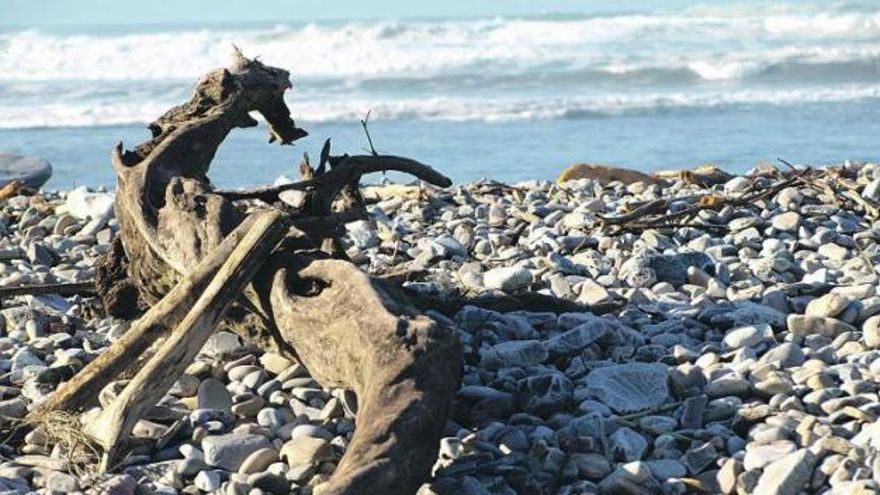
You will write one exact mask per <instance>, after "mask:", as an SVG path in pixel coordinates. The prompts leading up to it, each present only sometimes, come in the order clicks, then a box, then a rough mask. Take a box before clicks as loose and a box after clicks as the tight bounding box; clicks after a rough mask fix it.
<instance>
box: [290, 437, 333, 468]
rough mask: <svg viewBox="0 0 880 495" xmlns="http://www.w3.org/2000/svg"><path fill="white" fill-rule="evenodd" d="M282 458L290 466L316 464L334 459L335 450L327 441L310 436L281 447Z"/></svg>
mask: <svg viewBox="0 0 880 495" xmlns="http://www.w3.org/2000/svg"><path fill="white" fill-rule="evenodd" d="M280 457H281V459H283V460H285V461H286V462H287V463H288V464H289V465H295V464H315V463H318V462H322V461H332V460H333V458H334V456H333V448H332V447H331V446H330V443H329V442H327V440H324V439H323V438H314V437H309V436H299V437H297V438H293V439H291V440H289V441H288V442H287V443H285V444H284V445H283V446H282V447H281V453H280Z"/></svg>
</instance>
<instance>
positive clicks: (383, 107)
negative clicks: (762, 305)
mask: <svg viewBox="0 0 880 495" xmlns="http://www.w3.org/2000/svg"><path fill="white" fill-rule="evenodd" d="M867 98H880V85H866V86H843V87H837V88H801V89H797V90H791V89H779V90H739V91H716V92H707V93H692V92H668V93H651V94H603V95H595V96H581V97H569V98H563V97H560V98H534V97H527V96H523V97H509V98H495V99H486V98H465V97H456V98H453V97H434V98H411V99H393V100H388V99H356V98H355V99H352V98H342V97H338V98H333V99H322V100H321V101H303V100H299V99H295V101H291V102H290V103H291V104H292V107H293V108H294V117H295V118H296V119H298V120H299V121H305V122H357V120H358V119H360V118H362V117H363V115H364V112H365V111H366V110H371V119H373V120H399V119H419V120H429V121H430V120H434V121H484V122H499V121H515V120H540V119H555V118H579V117H585V116H586V117H588V116H613V115H621V114H627V113H640V112H652V111H657V110H668V109H682V108H699V107H722V106H729V105H744V104H762V105H796V104H805V103H827V102H845V101H855V100H862V99H867ZM167 108H168V105H167V104H162V103H154V102H151V103H130V102H120V103H114V104H105V105H91V104H87V103H66V104H59V103H45V104H43V105H38V106H37V107H32V106H22V105H8V104H0V129H12V128H35V127H87V126H98V125H120V124H144V123H147V122H150V121H152V120H153V119H155V118H156V117H157V116H159V115H160V114H161V113H162V112H163V111H164V110H165V109H167Z"/></svg>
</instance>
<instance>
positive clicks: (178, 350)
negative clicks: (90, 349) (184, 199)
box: [86, 211, 285, 470]
mask: <svg viewBox="0 0 880 495" xmlns="http://www.w3.org/2000/svg"><path fill="white" fill-rule="evenodd" d="M255 215H256V219H255V220H254V221H253V222H252V223H253V226H252V227H251V228H250V229H249V230H248V231H247V232H246V233H245V234H244V236H243V237H242V239H241V241H240V242H239V243H238V244H237V246H236V247H235V249H234V250H233V251H232V252H231V253H229V256H228V257H226V258H225V259H224V262H223V266H221V267H220V269H219V270H218V271H217V272H216V274H215V275H214V277H213V279H212V280H211V283H210V284H208V286H207V287H206V288H205V290H204V292H201V295H200V296H199V298H198V300H197V301H196V302H195V304H194V305H193V306H192V309H190V311H189V313H187V315H186V317H185V318H184V319H183V321H181V322H180V324H179V325H178V326H177V328H175V329H174V331H173V332H172V333H171V335H169V336H168V337H167V338H166V339H165V340H164V342H162V344H161V346H160V347H159V348H158V350H157V351H156V353H155V354H153V356H152V357H151V358H150V359H149V360H148V361H147V362H146V364H145V365H144V367H143V368H142V369H141V370H140V371H138V373H137V374H136V375H135V376H134V378H132V380H131V381H130V382H129V383H128V384H127V385H126V386H125V388H124V389H123V390H122V392H121V393H120V394H119V395H118V396H117V397H116V398H115V399H114V400H113V403H112V404H111V405H110V406H108V407H107V408H106V409H104V410H103V411H102V412H101V414H100V415H99V416H98V418H97V419H96V420H95V421H92V422H90V423H89V424H88V425H87V426H86V433H87V434H89V436H91V437H92V438H93V439H94V440H96V441H97V442H98V443H99V444H100V445H101V446H103V447H104V449H105V454H104V458H103V460H102V465H101V468H102V470H106V469H107V468H108V467H110V466H114V465H115V464H116V461H117V458H118V456H119V453H120V451H121V449H122V448H123V447H124V446H125V444H126V442H127V440H128V436H129V434H130V433H131V430H132V428H133V427H134V424H135V423H136V422H137V421H138V420H139V419H140V418H141V417H142V416H143V414H144V413H145V412H146V411H147V409H149V408H150V407H152V406H154V405H155V404H156V403H157V402H159V399H161V398H162V396H163V395H164V394H165V393H166V392H167V391H168V390H169V389H170V388H171V386H172V385H174V382H175V381H177V379H178V378H180V375H182V374H183V372H184V370H186V367H187V366H189V364H190V363H191V362H192V360H193V359H195V357H196V355H197V354H198V353H199V351H200V350H201V349H202V346H203V345H205V342H207V340H208V337H210V336H211V334H212V333H213V332H214V328H215V327H216V326H217V323H219V321H220V319H221V318H222V317H223V315H224V314H225V313H226V310H227V309H228V308H229V306H230V304H232V302H233V301H234V300H235V299H236V298H237V297H238V295H239V294H240V293H241V291H242V289H244V286H245V285H246V284H248V283H249V282H250V280H251V278H252V277H253V276H254V274H255V273H256V272H257V270H258V269H259V268H260V266H262V263H263V262H265V260H266V259H267V258H268V256H269V254H270V253H271V252H272V250H273V249H274V248H275V246H276V245H277V244H278V242H279V241H280V240H281V237H282V236H283V235H284V233H285V227H284V223H283V222H282V221H281V218H280V214H279V213H278V212H276V211H266V212H262V213H256V214H255ZM211 258H216V255H212V256H211ZM211 258H209V259H211Z"/></svg>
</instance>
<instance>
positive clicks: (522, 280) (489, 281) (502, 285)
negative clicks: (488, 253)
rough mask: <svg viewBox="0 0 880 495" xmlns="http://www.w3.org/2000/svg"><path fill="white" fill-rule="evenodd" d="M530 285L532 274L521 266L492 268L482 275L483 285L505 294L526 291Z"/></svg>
mask: <svg viewBox="0 0 880 495" xmlns="http://www.w3.org/2000/svg"><path fill="white" fill-rule="evenodd" d="M531 283H532V273H531V272H530V271H529V270H528V269H526V268H524V267H521V266H514V267H504V268H493V269H491V270H489V271H487V272H485V273H484V274H483V285H485V286H486V287H487V288H490V289H498V290H501V291H504V292H507V293H510V294H512V293H515V292H518V291H521V290H523V289H526V288H527V287H528V286H529V285H531Z"/></svg>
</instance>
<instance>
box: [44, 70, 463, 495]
mask: <svg viewBox="0 0 880 495" xmlns="http://www.w3.org/2000/svg"><path fill="white" fill-rule="evenodd" d="M288 88H290V82H289V74H288V73H287V72H286V71H284V70H282V69H277V68H274V67H269V66H267V65H264V64H262V63H260V62H258V61H254V60H248V59H246V58H244V57H243V56H242V55H241V54H240V53H237V54H236V59H235V63H234V64H233V66H232V67H231V68H230V69H218V70H215V71H212V72H210V73H208V74H207V75H206V76H204V77H203V78H202V79H201V80H200V81H199V83H198V84H197V86H196V90H195V94H194V96H193V97H192V99H191V100H190V101H189V102H187V103H185V104H183V105H180V106H178V107H175V108H172V109H171V110H169V111H168V112H166V113H165V114H164V115H163V116H161V117H160V118H159V119H158V120H157V121H156V122H154V123H153V124H151V125H150V130H151V132H152V134H153V138H152V139H151V140H150V141H148V142H146V143H144V144H142V145H140V146H138V147H136V148H135V149H134V150H132V151H125V150H124V149H123V147H122V145H121V144H119V145H118V146H117V147H116V148H115V149H114V150H113V152H112V155H111V162H112V165H113V167H114V170H115V171H116V174H117V178H118V188H117V195H116V204H115V211H116V217H117V220H118V222H119V226H120V233H119V244H118V245H117V248H116V249H111V250H110V251H109V253H108V255H107V257H106V259H105V260H103V262H102V267H101V269H100V270H99V271H98V276H99V285H101V288H102V290H101V291H99V292H101V293H104V294H111V296H110V297H105V298H104V301H103V302H104V304H105V305H106V306H107V309H108V310H110V311H111V312H113V313H114V314H126V313H136V312H137V311H138V310H139V309H140V308H144V307H149V308H150V309H149V310H148V311H147V312H146V314H144V315H143V316H142V317H141V318H140V319H139V320H138V321H137V322H136V323H134V324H133V325H132V328H131V329H130V330H129V332H128V333H127V334H125V335H124V336H123V337H122V338H121V339H120V340H119V341H118V342H117V343H116V344H114V345H113V346H111V348H110V349H109V350H108V351H106V352H105V353H104V354H103V355H102V356H101V357H99V358H98V359H97V360H95V362H94V363H92V364H91V365H89V366H87V367H86V368H85V369H84V370H83V371H82V372H81V373H80V374H79V375H77V376H75V377H74V378H73V379H72V380H71V381H70V382H68V383H67V384H65V385H63V386H62V387H60V388H59V390H58V391H57V392H56V394H55V395H54V396H53V397H51V398H50V399H49V401H47V402H46V403H45V405H44V406H43V407H42V408H40V409H39V410H38V411H36V412H35V413H34V414H33V415H32V416H33V419H38V418H39V415H40V414H46V413H48V412H52V411H57V410H65V411H69V412H78V411H81V410H83V409H84V408H85V407H87V406H88V405H90V402H91V399H93V398H94V396H95V395H97V391H98V390H99V389H100V387H101V386H103V385H104V384H105V383H107V382H109V381H110V380H112V379H117V378H118V377H121V376H123V375H129V374H131V373H133V372H135V371H136V370H137V368H140V367H143V369H142V370H141V371H140V373H139V374H137V375H135V378H134V381H133V382H132V383H131V384H129V387H130V389H126V391H124V392H123V394H122V395H121V396H120V397H118V398H117V400H116V401H115V402H114V403H113V404H112V405H111V406H110V407H109V408H108V409H107V410H105V411H104V412H103V413H102V418H103V419H108V420H110V421H109V422H108V423H107V424H106V425H101V426H98V425H94V426H91V427H90V428H89V430H88V432H89V433H91V434H92V436H93V437H95V438H97V439H98V440H99V441H100V443H101V444H102V446H103V447H104V448H105V449H107V452H108V453H110V454H111V457H116V454H118V453H119V451H120V449H121V448H123V447H124V440H125V438H126V437H127V434H128V430H129V429H130V426H131V424H132V421H134V420H136V419H137V416H138V415H139V413H140V411H143V410H144V409H145V408H146V407H149V406H150V405H152V404H153V403H155V401H156V400H157V397H158V396H160V395H161V394H162V393H164V392H165V391H166V390H167V388H168V387H169V386H170V385H171V384H172V383H173V379H174V378H176V376H177V374H178V373H179V370H180V365H181V363H185V362H187V361H188V360H190V359H192V357H193V353H194V352H196V351H198V348H199V347H201V345H200V344H201V343H203V341H204V339H205V338H207V335H208V333H209V332H210V331H211V329H213V327H214V326H215V324H217V322H218V320H219V318H220V317H221V316H222V315H223V314H224V310H225V308H226V307H227V306H229V305H230V304H232V298H233V297H234V296H237V300H236V301H235V303H234V304H232V306H231V307H230V308H229V311H228V312H227V317H226V319H225V320H224V322H223V324H224V325H227V326H228V327H229V328H231V329H232V330H234V331H236V332H238V333H239V334H241V335H242V336H243V337H246V338H249V339H250V340H251V341H253V342H254V343H256V344H257V345H261V346H263V347H264V348H266V349H271V350H275V351H277V352H281V353H283V354H286V355H288V356H291V357H297V356H298V358H299V359H300V360H301V361H302V363H303V364H304V365H305V366H306V368H307V369H308V370H309V371H310V373H311V374H312V375H313V376H314V377H315V379H317V380H318V381H319V382H320V383H321V384H322V385H324V386H335V387H345V388H349V389H352V390H353V391H354V392H355V393H356V394H357V402H358V417H357V428H356V430H355V433H354V435H353V437H352V439H351V442H350V445H349V447H348V449H347V451H346V454H345V455H344V456H343V458H342V459H341V460H340V462H339V464H338V467H337V468H336V470H335V472H334V473H333V475H332V476H331V477H330V479H329V480H328V481H327V482H326V483H325V484H323V485H321V486H319V487H316V492H319V493H334V494H335V493H414V492H415V491H416V490H417V488H418V487H419V486H420V484H421V483H422V482H424V480H425V479H426V478H427V477H428V476H429V474H430V469H431V466H432V464H433V462H434V459H435V458H436V453H437V449H438V447H439V445H438V444H439V438H440V435H441V432H442V429H443V426H444V424H445V420H446V417H447V413H448V410H449V408H450V404H451V401H452V398H453V396H454V394H455V391H456V390H457V388H458V385H459V381H460V373H461V363H462V358H461V348H460V345H459V344H458V341H457V338H456V336H455V332H454V330H453V329H452V328H449V327H446V326H444V325H443V324H441V323H439V322H438V321H435V320H433V319H431V318H428V317H426V316H424V315H422V314H420V313H419V311H418V310H416V309H415V307H414V306H413V305H412V304H411V303H409V302H408V300H407V298H406V296H405V295H404V293H403V292H402V291H401V290H399V289H398V288H397V287H396V286H394V285H393V284H390V283H388V282H386V281H381V280H378V279H374V278H372V277H370V276H368V275H366V274H364V273H362V272H361V271H359V270H358V269H357V268H356V267H355V266H354V265H352V264H350V263H348V262H346V261H341V260H336V259H328V258H327V255H326V254H325V253H324V252H323V251H321V250H320V247H321V246H322V245H324V244H325V241H326V240H328V238H330V239H332V238H333V237H334V236H336V235H338V233H339V231H340V227H341V226H342V225H344V223H345V222H347V221H351V220H353V219H355V218H360V217H363V215H364V212H365V208H364V205H363V203H362V201H361V199H360V193H359V188H358V182H359V180H360V177H361V176H362V175H364V174H366V173H371V172H377V171H385V170H399V171H403V172H407V173H410V174H412V175H414V176H416V177H418V178H420V179H422V180H425V181H427V182H430V183H432V184H434V185H439V186H447V185H449V184H450V182H449V179H447V178H446V177H444V176H443V175H441V174H439V173H438V172H436V171H434V170H433V169H431V168H430V167H428V166H426V165H423V164H421V163H419V162H416V161H414V160H410V159H406V158H399V157H389V156H377V155H370V156H348V155H343V156H331V155H330V149H329V142H328V144H327V145H326V146H325V148H324V150H323V152H322V154H321V163H320V164H319V166H318V168H317V169H315V170H312V171H311V173H310V174H309V176H310V177H311V178H309V179H306V180H304V181H302V182H299V183H297V184H294V185H292V186H290V187H287V188H281V189H279V188H268V189H260V190H258V191H252V192H226V193H219V192H217V191H215V190H214V188H213V187H212V185H211V183H210V181H209V180H208V178H207V173H208V170H209V165H210V162H211V160H212V158H213V156H214V154H215V152H216V150H217V147H218V146H219V145H220V143H221V142H222V141H223V139H224V138H225V137H226V135H227V134H228V133H229V132H230V131H231V130H232V129H234V128H236V127H248V126H253V125H256V121H255V120H253V119H252V118H251V117H250V116H249V112H252V111H256V112H259V113H260V114H262V116H263V117H264V118H265V119H266V122H267V123H268V125H269V131H270V142H272V141H277V142H280V143H281V144H290V143H292V142H293V141H295V140H296V139H298V138H300V137H302V136H304V135H306V133H305V131H303V130H301V129H299V128H297V127H296V125H295V123H294V121H293V120H292V119H291V118H290V112H289V110H288V109H287V107H286V105H285V103H284V99H283V95H284V92H285V90H287V89H288ZM306 167H308V165H307V164H306ZM309 169H310V167H309ZM310 170H311V169H310ZM286 189H297V190H301V191H304V192H305V202H304V204H303V206H302V207H301V208H291V207H289V206H284V207H282V206H280V205H278V204H277V203H278V202H277V198H278V193H280V192H281V191H283V190H286ZM252 199H259V200H262V201H263V203H268V204H262V203H255V202H253V201H247V202H242V201H241V200H252ZM235 201H239V203H236V202H235ZM258 205H261V206H258ZM254 208H256V211H260V210H264V211H271V212H273V213H271V215H273V216H279V217H283V220H284V222H285V224H286V225H287V226H288V227H289V230H287V235H286V237H285V238H284V239H283V240H282V241H281V242H280V244H279V245H278V246H277V248H276V249H275V251H274V253H272V254H271V255H268V256H267V254H268V251H267V250H265V249H264V248H265V247H266V246H269V245H270V244H273V243H272V242H270V241H269V239H272V235H270V234H271V232H270V233H266V239H267V240H266V241H265V243H257V244H255V245H254V246H261V248H260V249H259V250H256V247H254V250H253V251H252V250H251V249H250V248H248V249H244V248H242V249H244V251H241V252H238V251H236V246H242V245H245V244H246V239H247V237H246V234H244V233H246V232H248V231H250V230H257V229H256V228H255V227H254V225H257V224H258V222H260V220H256V221H254V225H250V224H249V222H251V221H253V220H245V218H249V219H250V218H252V217H253V216H254V215H265V214H261V213H250V216H248V211H247V210H248V209H251V210H253V209H254ZM260 218H263V217H260ZM264 222H265V221H264ZM270 223H271V225H273V228H275V227H274V226H277V224H276V223H275V222H270ZM273 232H274V231H273ZM224 239H225V240H224ZM242 239H244V240H242ZM227 258H230V262H233V261H235V262H236V263H238V262H240V263H241V264H242V266H246V267H247V268H246V269H245V268H240V269H238V270H237V271H236V274H237V275H236V276H234V277H228V278H227V277H224V276H223V275H222V273H221V274H218V275H215V273H217V271H218V270H221V272H222V270H225V269H226V268H232V265H229V264H228V263H227V265H224V268H223V269H220V268H219V267H220V265H221V264H222V262H223V261H225V260H226V259H227ZM236 260H237V261H236ZM260 263H263V264H264V266H263V267H262V268H261V269H260V270H259V272H258V273H257V275H256V277H254V279H253V283H252V284H251V285H249V286H248V287H246V288H244V290H242V287H243V286H244V285H245V284H246V283H247V281H248V279H249V275H250V273H251V271H252V270H253V269H254V268H255V267H256V266H257V265H258V264H260ZM236 266H237V265H236ZM212 278H213V281H212V282H210V285H208V282H209V281H211V280H212ZM206 286H207V288H205V287H206ZM119 287H125V288H126V290H124V291H116V292H114V291H113V290H112V289H113V288H119ZM203 291H204V293H203ZM120 294H121V295H120ZM198 294H202V296H201V297H200V298H199V299H198V300H196V296H197V295H198ZM184 315H186V317H184ZM172 328H176V329H175V330H174V331H173V333H172V334H171V336H170V337H168V338H167V339H168V340H166V341H165V344H163V345H162V346H160V347H159V348H158V350H157V351H156V352H155V353H152V357H150V354H151V352H149V349H148V348H149V346H150V344H151V343H152V342H153V341H154V340H156V339H161V338H163V337H164V336H166V335H168V332H169V331H170V329H172ZM172 343H173V344H172ZM122 356H125V357H126V359H122ZM138 357H140V359H139V360H136V358H138ZM168 363H175V364H173V365H171V368H170V371H167V372H166V373H167V374H163V373H160V371H161V369H162V367H163V366H165V365H166V364H168ZM154 377H160V379H156V380H155V381H154V380H153V379H154ZM88 395H91V396H92V397H87V396H88Z"/></svg>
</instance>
